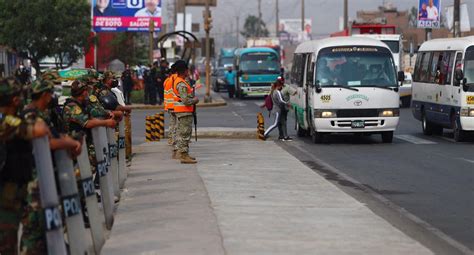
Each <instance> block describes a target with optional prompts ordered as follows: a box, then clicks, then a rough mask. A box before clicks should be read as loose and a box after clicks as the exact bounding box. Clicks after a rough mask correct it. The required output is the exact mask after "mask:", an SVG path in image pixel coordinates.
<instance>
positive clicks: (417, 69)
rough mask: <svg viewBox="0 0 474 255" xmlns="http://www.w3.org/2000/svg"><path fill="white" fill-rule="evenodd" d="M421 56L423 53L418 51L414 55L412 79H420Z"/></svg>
mask: <svg viewBox="0 0 474 255" xmlns="http://www.w3.org/2000/svg"><path fill="white" fill-rule="evenodd" d="M422 57H423V53H421V52H419V53H418V56H416V63H415V70H414V71H413V81H417V82H418V81H420V73H421V68H420V65H421V58H422Z"/></svg>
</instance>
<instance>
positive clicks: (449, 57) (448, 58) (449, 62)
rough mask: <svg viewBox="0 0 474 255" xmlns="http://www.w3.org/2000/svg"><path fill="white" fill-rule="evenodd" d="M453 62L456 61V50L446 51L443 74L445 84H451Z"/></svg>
mask: <svg viewBox="0 0 474 255" xmlns="http://www.w3.org/2000/svg"><path fill="white" fill-rule="evenodd" d="M453 63H454V52H452V51H448V52H445V53H444V58H443V65H444V67H443V69H442V70H443V75H444V84H445V85H451V76H452V73H453Z"/></svg>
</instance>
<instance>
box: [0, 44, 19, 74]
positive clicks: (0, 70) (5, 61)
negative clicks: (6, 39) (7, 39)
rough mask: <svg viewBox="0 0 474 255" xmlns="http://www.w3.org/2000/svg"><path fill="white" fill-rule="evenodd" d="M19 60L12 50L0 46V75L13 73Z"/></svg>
mask: <svg viewBox="0 0 474 255" xmlns="http://www.w3.org/2000/svg"><path fill="white" fill-rule="evenodd" d="M19 62H20V60H19V58H18V56H17V54H16V53H15V52H14V51H12V50H10V49H8V48H7V47H4V46H0V77H6V76H10V75H13V73H14V72H15V69H16V67H17V65H18V63H19Z"/></svg>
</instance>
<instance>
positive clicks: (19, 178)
mask: <svg viewBox="0 0 474 255" xmlns="http://www.w3.org/2000/svg"><path fill="white" fill-rule="evenodd" d="M21 96H22V93H21V84H19V83H18V82H17V81H15V79H14V78H5V79H1V80H0V142H1V143H0V155H1V156H0V254H18V251H17V249H18V246H19V245H18V234H19V233H18V230H19V227H20V222H21V223H22V225H23V235H22V242H21V245H20V249H21V254H47V248H46V240H45V238H44V232H43V233H41V232H40V233H38V231H41V229H40V228H35V227H40V226H39V225H37V224H38V221H39V220H42V219H44V218H36V219H34V220H32V219H29V218H28V216H29V214H27V213H25V212H26V209H27V208H26V207H25V205H27V206H28V207H30V208H31V207H38V206H39V205H38V204H37V201H32V200H29V198H31V197H30V196H27V193H28V191H32V190H33V188H34V187H31V186H29V185H28V184H29V182H30V181H32V180H33V179H34V176H36V169H35V168H34V158H33V145H32V143H31V140H32V139H34V138H39V137H43V136H45V135H47V134H48V133H49V129H48V127H47V126H46V125H45V123H44V122H43V121H41V120H36V119H35V120H34V121H26V120H25V119H23V118H21V116H19V115H17V113H18V111H19V110H20V106H21V104H22V101H23V99H22V98H21ZM30 194H31V193H30ZM25 230H26V232H25Z"/></svg>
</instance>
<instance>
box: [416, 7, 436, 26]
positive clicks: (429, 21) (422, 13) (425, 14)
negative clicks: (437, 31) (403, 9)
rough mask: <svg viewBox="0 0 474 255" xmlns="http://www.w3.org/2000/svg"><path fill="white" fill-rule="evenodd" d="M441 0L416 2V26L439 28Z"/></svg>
mask: <svg viewBox="0 0 474 255" xmlns="http://www.w3.org/2000/svg"><path fill="white" fill-rule="evenodd" d="M440 10H441V0H420V1H419V3H418V18H417V24H418V28H440V26H441V13H440Z"/></svg>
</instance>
